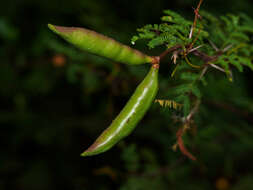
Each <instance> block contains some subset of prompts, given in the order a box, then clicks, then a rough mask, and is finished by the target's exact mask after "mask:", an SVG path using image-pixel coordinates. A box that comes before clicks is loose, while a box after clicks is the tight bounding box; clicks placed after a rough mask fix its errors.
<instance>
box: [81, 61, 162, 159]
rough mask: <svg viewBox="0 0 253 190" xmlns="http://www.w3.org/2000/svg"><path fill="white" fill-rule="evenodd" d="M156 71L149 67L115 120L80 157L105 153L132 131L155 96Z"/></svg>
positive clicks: (154, 67) (154, 66)
mask: <svg viewBox="0 0 253 190" xmlns="http://www.w3.org/2000/svg"><path fill="white" fill-rule="evenodd" d="M158 70H159V65H158V64H157V65H153V66H152V67H151V69H150V71H149V73H148V74H147V76H146V77H145V79H144V80H143V81H142V82H141V84H139V86H138V87H137V89H136V90H135V92H134V94H133V95H132V96H131V98H130V99H129V101H128V102H127V104H126V105H125V107H124V108H123V110H122V111H121V112H120V113H119V115H118V116H117V117H116V119H115V120H113V122H112V123H111V125H110V126H109V127H108V128H107V129H106V130H104V132H103V133H102V134H101V135H100V136H99V137H98V138H97V140H96V141H95V142H94V143H93V144H92V145H91V146H90V147H89V148H88V149H87V150H86V151H85V152H83V153H82V154H81V156H92V155H96V154H100V153H102V152H105V151H107V150H109V149H110V148H111V147H112V146H113V145H115V144H116V143H117V142H119V141H120V140H121V139H123V138H124V137H126V136H128V135H129V134H130V133H131V132H132V131H133V130H134V128H135V126H136V125H137V124H138V122H139V121H140V120H141V119H142V118H143V116H144V115H145V113H146V112H147V110H148V108H149V107H150V105H151V104H152V102H153V100H154V98H155V96H156V93H157V90H158Z"/></svg>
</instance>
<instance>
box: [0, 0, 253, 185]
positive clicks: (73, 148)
mask: <svg viewBox="0 0 253 190" xmlns="http://www.w3.org/2000/svg"><path fill="white" fill-rule="evenodd" d="M197 3H198V2H197V1H193V0H190V1H182V0H179V1H174V2H171V1H165V0H157V1H156V2H155V3H154V1H151V0H145V1H144V0H139V1H134V0H128V1H127V0H123V1H115V0H101V1H95V0H85V1H79V0H72V1H56V0H55V1H31V0H22V1H20V0H13V1H4V2H2V3H1V7H0V57H1V61H0V105H1V106H0V148H1V151H0V163H1V164H0V189H21V190H22V189H25V190H33V189H36V190H40V189H43V190H44V189H47V190H51V189H52V190H53V189H58V188H59V189H82V190H83V189H88V190H92V189H99V190H100V189H101V190H103V189H104V190H106V189H122V190H127V189H131V190H135V189H136V190H142V189H161V190H163V189H177V190H181V189H184V190H185V189H196V190H198V189H206V190H208V189H218V190H223V189H232V190H244V189H253V183H252V180H253V166H252V164H251V161H252V159H253V149H252V147H253V138H252V136H253V130H252V125H253V119H252V118H253V114H252V113H253V99H252V94H253V91H252V89H251V81H252V72H251V71H250V70H249V69H245V72H244V73H243V74H242V73H239V72H238V71H236V70H234V71H233V73H234V76H233V77H234V82H233V83H231V82H229V81H227V79H226V78H225V77H224V76H221V75H220V73H218V72H216V71H210V72H212V73H210V75H208V74H207V78H206V80H207V81H208V87H205V86H203V87H202V88H203V89H201V90H202V93H203V94H202V97H203V104H202V106H201V107H200V110H199V113H198V114H197V115H196V118H195V119H196V126H197V127H196V130H195V132H194V131H192V133H191V134H188V135H186V136H185V137H184V140H185V143H186V146H187V147H188V148H189V149H190V150H191V152H193V154H194V155H195V156H196V157H197V158H198V161H197V162H193V161H191V160H189V159H187V158H185V156H183V155H182V154H181V153H180V152H179V151H176V152H174V151H172V146H173V145H174V144H175V142H176V131H177V129H178V128H177V126H175V125H174V123H173V121H172V120H171V119H170V117H169V116H170V115H171V112H172V111H173V110H170V109H168V108H160V107H159V106H158V105H156V104H155V105H154V106H153V107H152V109H151V110H150V111H149V113H148V114H147V115H146V117H145V118H144V120H143V121H142V122H141V123H140V124H139V126H138V127H137V129H136V130H135V131H134V133H133V134H132V135H131V136H130V137H128V138H127V139H126V140H124V141H123V142H121V143H119V144H118V145H117V146H116V147H115V148H113V149H112V150H111V151H108V152H107V153H105V154H102V155H98V156H94V157H90V158H82V157H80V153H81V152H82V151H83V150H85V149H86V148H87V147H88V145H89V144H91V142H92V141H93V140H94V139H95V138H96V137H97V136H98V135H99V133H100V132H101V131H102V130H103V129H105V128H106V127H107V126H108V124H109V123H110V122H111V120H112V118H114V117H115V116H116V115H117V113H118V112H119V111H120V110H121V108H122V107H123V106H124V104H125V102H126V101H127V100H128V98H129V96H130V95H131V93H132V92H133V90H134V89H135V87H136V86H137V84H138V83H139V82H140V81H141V80H142V78H143V77H144V75H145V74H146V72H147V70H148V68H147V67H145V66H136V67H131V66H125V65H119V64H117V63H113V62H111V61H110V60H106V59H103V58H100V57H97V56H94V55H90V54H88V53H85V52H80V51H79V50H77V49H76V48H74V47H72V46H71V45H68V44H67V43H66V42H64V41H63V40H61V39H60V38H57V37H56V36H55V35H54V34H53V33H51V32H50V31H49V30H48V29H47V23H53V24H59V25H65V26H83V27H87V28H91V29H93V30H96V31H98V32H101V33H104V34H106V35H109V36H111V37H113V38H116V39H117V40H119V41H121V42H123V43H125V44H128V45H130V41H131V36H133V35H134V34H135V30H136V28H139V27H142V26H144V25H146V24H154V23H159V19H160V17H161V16H162V11H163V10H165V9H171V10H174V11H176V12H179V13H180V14H182V15H183V16H185V17H186V18H187V19H188V20H192V19H193V16H194V15H193V10H192V6H196V4H197ZM251 4H252V2H251V1H250V0H242V1H237V0H225V1H222V2H221V1H218V0H213V1H204V4H203V6H202V8H203V9H204V10H207V11H210V12H212V13H214V14H216V15H224V14H226V13H233V14H238V13H239V12H240V13H241V12H243V13H245V14H247V15H249V16H251V18H252V16H253V7H252V6H251ZM251 41H252V38H251ZM136 48H137V49H141V50H143V51H145V52H147V53H149V54H151V55H156V54H159V53H160V52H161V50H163V49H159V48H158V49H156V50H149V49H147V48H146V47H145V44H144V43H141V42H138V43H137V44H136ZM251 56H252V55H251ZM168 62H169V60H168ZM171 72H172V71H171V69H170V68H168V66H167V64H166V62H164V63H162V65H161V73H160V91H159V95H158V98H163V97H164V96H165V95H166V93H168V91H169V90H170V88H171V87H173V86H172V85H171V82H170V81H171V80H174V79H173V78H172V79H171V78H170V74H171Z"/></svg>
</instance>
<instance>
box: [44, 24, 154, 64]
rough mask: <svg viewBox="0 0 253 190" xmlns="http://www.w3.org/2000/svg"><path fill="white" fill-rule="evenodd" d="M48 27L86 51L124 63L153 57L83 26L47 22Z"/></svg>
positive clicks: (144, 61)
mask: <svg viewBox="0 0 253 190" xmlns="http://www.w3.org/2000/svg"><path fill="white" fill-rule="evenodd" d="M48 27H49V28H50V29H51V30H52V31H54V32H55V33H56V34H58V35H60V36H61V37H63V38H64V39H65V40H66V41H68V42H70V43H72V44H73V45H75V46H77V47H79V48H80V49H82V50H85V51H87V52H90V53H93V54H96V55H99V56H103V57H106V58H109V59H112V60H114V61H118V62H121V63H125V64H132V65H135V64H143V63H151V62H152V60H153V58H152V57H150V56H148V55H145V54H143V53H141V52H140V51H138V50H135V49H132V48H130V47H129V46H126V45H123V44H121V43H119V42H117V41H115V40H114V39H112V38H109V37H107V36H104V35H102V34H99V33H97V32H95V31H92V30H88V29H85V28H75V27H62V26H54V25H51V24H48Z"/></svg>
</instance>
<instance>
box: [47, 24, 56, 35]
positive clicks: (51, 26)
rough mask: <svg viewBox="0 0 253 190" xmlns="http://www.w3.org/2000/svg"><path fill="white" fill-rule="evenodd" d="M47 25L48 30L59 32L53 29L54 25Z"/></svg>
mask: <svg viewBox="0 0 253 190" xmlns="http://www.w3.org/2000/svg"><path fill="white" fill-rule="evenodd" d="M47 26H48V28H49V29H50V30H52V31H53V32H55V33H59V32H58V31H57V30H56V29H55V26H54V25H52V24H48V25H47Z"/></svg>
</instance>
